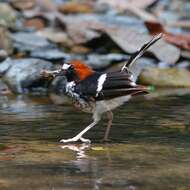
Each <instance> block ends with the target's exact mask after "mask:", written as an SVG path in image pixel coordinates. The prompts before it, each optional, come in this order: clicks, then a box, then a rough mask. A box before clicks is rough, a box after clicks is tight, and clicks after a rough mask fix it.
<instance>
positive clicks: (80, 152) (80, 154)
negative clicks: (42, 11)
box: [61, 143, 91, 159]
mask: <svg viewBox="0 0 190 190" xmlns="http://www.w3.org/2000/svg"><path fill="white" fill-rule="evenodd" d="M90 147H91V145H90V144H86V143H83V144H66V145H62V146H61V148H62V149H69V150H72V151H74V152H76V154H77V155H76V157H77V158H78V159H81V158H87V157H88V156H87V155H86V151H87V150H89V149H90Z"/></svg>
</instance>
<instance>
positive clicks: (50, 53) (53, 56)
mask: <svg viewBox="0 0 190 190" xmlns="http://www.w3.org/2000/svg"><path fill="white" fill-rule="evenodd" d="M30 56H31V57H35V58H41V59H45V60H52V61H56V60H61V59H69V58H70V55H69V54H66V53H64V52H62V51H60V50H59V49H45V50H44V51H43V50H41V51H38V50H36V51H32V52H31V54H30Z"/></svg>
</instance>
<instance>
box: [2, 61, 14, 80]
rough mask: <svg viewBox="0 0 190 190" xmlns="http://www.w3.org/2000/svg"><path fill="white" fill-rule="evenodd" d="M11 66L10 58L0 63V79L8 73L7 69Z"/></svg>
mask: <svg viewBox="0 0 190 190" xmlns="http://www.w3.org/2000/svg"><path fill="white" fill-rule="evenodd" d="M11 65H12V60H11V59H10V58H7V59H6V60H5V61H3V62H2V63H0V76H1V77H2V76H3V75H4V74H5V73H6V72H7V71H8V69H9V68H10V67H11Z"/></svg>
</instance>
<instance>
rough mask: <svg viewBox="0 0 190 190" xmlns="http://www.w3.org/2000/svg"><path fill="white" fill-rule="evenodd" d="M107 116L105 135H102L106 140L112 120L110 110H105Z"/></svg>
mask: <svg viewBox="0 0 190 190" xmlns="http://www.w3.org/2000/svg"><path fill="white" fill-rule="evenodd" d="M107 116H108V124H107V128H106V131H105V135H104V139H103V141H108V136H109V132H110V129H111V126H112V121H113V113H112V111H107Z"/></svg>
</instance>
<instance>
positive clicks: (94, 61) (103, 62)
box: [86, 53, 129, 69]
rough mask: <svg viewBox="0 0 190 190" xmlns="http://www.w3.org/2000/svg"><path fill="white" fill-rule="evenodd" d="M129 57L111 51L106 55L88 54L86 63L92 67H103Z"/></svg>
mask: <svg viewBox="0 0 190 190" xmlns="http://www.w3.org/2000/svg"><path fill="white" fill-rule="evenodd" d="M128 58H129V56H127V55H123V54H116V53H111V54H108V55H98V54H90V55H89V56H88V58H87V61H86V63H87V64H88V65H89V66H91V67H92V68H93V69H105V68H107V67H109V66H110V65H111V64H112V63H117V62H122V61H125V60H127V59H128Z"/></svg>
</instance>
